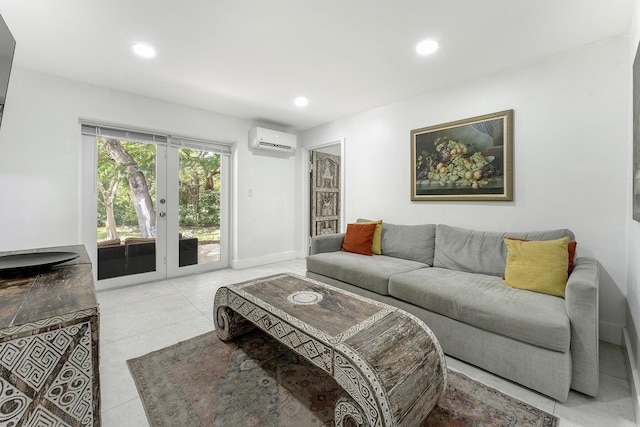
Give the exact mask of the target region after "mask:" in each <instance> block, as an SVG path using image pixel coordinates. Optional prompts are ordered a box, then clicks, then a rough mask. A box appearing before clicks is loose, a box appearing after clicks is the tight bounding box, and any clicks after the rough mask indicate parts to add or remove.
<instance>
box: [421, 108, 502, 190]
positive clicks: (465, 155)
mask: <svg viewBox="0 0 640 427" xmlns="http://www.w3.org/2000/svg"><path fill="white" fill-rule="evenodd" d="M411 200H412V201H426V200H443V201H512V200H513V110H506V111H500V112H497V113H492V114H485V115H483V116H477V117H471V118H468V119H464V120H458V121H455V122H449V123H443V124H440V125H435V126H429V127H425V128H420V129H414V130H412V131H411Z"/></svg>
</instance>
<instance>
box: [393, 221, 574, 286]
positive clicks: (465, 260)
mask: <svg viewBox="0 0 640 427" xmlns="http://www.w3.org/2000/svg"><path fill="white" fill-rule="evenodd" d="M382 236H383V239H384V227H383V228H382ZM509 237H512V238H516V239H527V240H556V239H562V238H563V237H568V238H569V240H575V236H574V235H573V233H572V232H571V230H567V229H560V230H548V231H528V232H512V233H509V232H506V233H502V232H493V231H477V230H468V229H465V228H458V227H451V226H448V225H443V224H438V227H437V229H436V237H435V252H434V257H433V266H434V267H441V268H448V269H449V270H458V271H465V272H468V273H482V274H490V275H492V276H502V275H503V274H504V267H505V264H506V259H507V247H506V246H505V244H504V239H506V238H509ZM383 252H384V242H383Z"/></svg>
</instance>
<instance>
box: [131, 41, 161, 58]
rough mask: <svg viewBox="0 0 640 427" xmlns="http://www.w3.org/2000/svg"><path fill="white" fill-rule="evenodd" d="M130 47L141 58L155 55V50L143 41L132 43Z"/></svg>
mask: <svg viewBox="0 0 640 427" xmlns="http://www.w3.org/2000/svg"><path fill="white" fill-rule="evenodd" d="M132 49H133V51H134V52H135V53H136V55H138V56H141V57H143V58H153V57H154V56H156V50H155V49H154V48H152V47H151V46H149V45H148V44H145V43H136V44H134V45H133V47H132Z"/></svg>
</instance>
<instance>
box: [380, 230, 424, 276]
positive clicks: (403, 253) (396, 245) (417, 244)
mask: <svg viewBox="0 0 640 427" xmlns="http://www.w3.org/2000/svg"><path fill="white" fill-rule="evenodd" d="M435 240H436V226H435V224H420V225H396V224H389V223H388V222H383V223H382V241H381V249H382V255H386V256H391V257H395V258H402V259H408V260H411V261H418V262H422V263H425V264H428V265H430V266H431V265H433V251H434V245H435Z"/></svg>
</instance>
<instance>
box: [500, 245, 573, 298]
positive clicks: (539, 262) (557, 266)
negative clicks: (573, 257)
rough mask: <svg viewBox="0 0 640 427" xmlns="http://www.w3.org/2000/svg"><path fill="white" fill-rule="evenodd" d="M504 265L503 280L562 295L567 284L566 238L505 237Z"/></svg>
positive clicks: (527, 287) (507, 283)
mask: <svg viewBox="0 0 640 427" xmlns="http://www.w3.org/2000/svg"><path fill="white" fill-rule="evenodd" d="M504 242H505V244H506V245H507V265H506V267H505V269H504V279H503V280H502V283H504V284H505V285H509V286H511V287H512V288H518V289H526V290H529V291H533V292H540V293H543V294H547V295H555V296H558V297H562V298H564V288H565V287H566V286H567V277H568V273H567V270H568V265H569V259H568V257H567V254H568V253H569V238H568V237H564V238H562V239H558V240H533V241H523V240H512V239H505V241H504Z"/></svg>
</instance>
